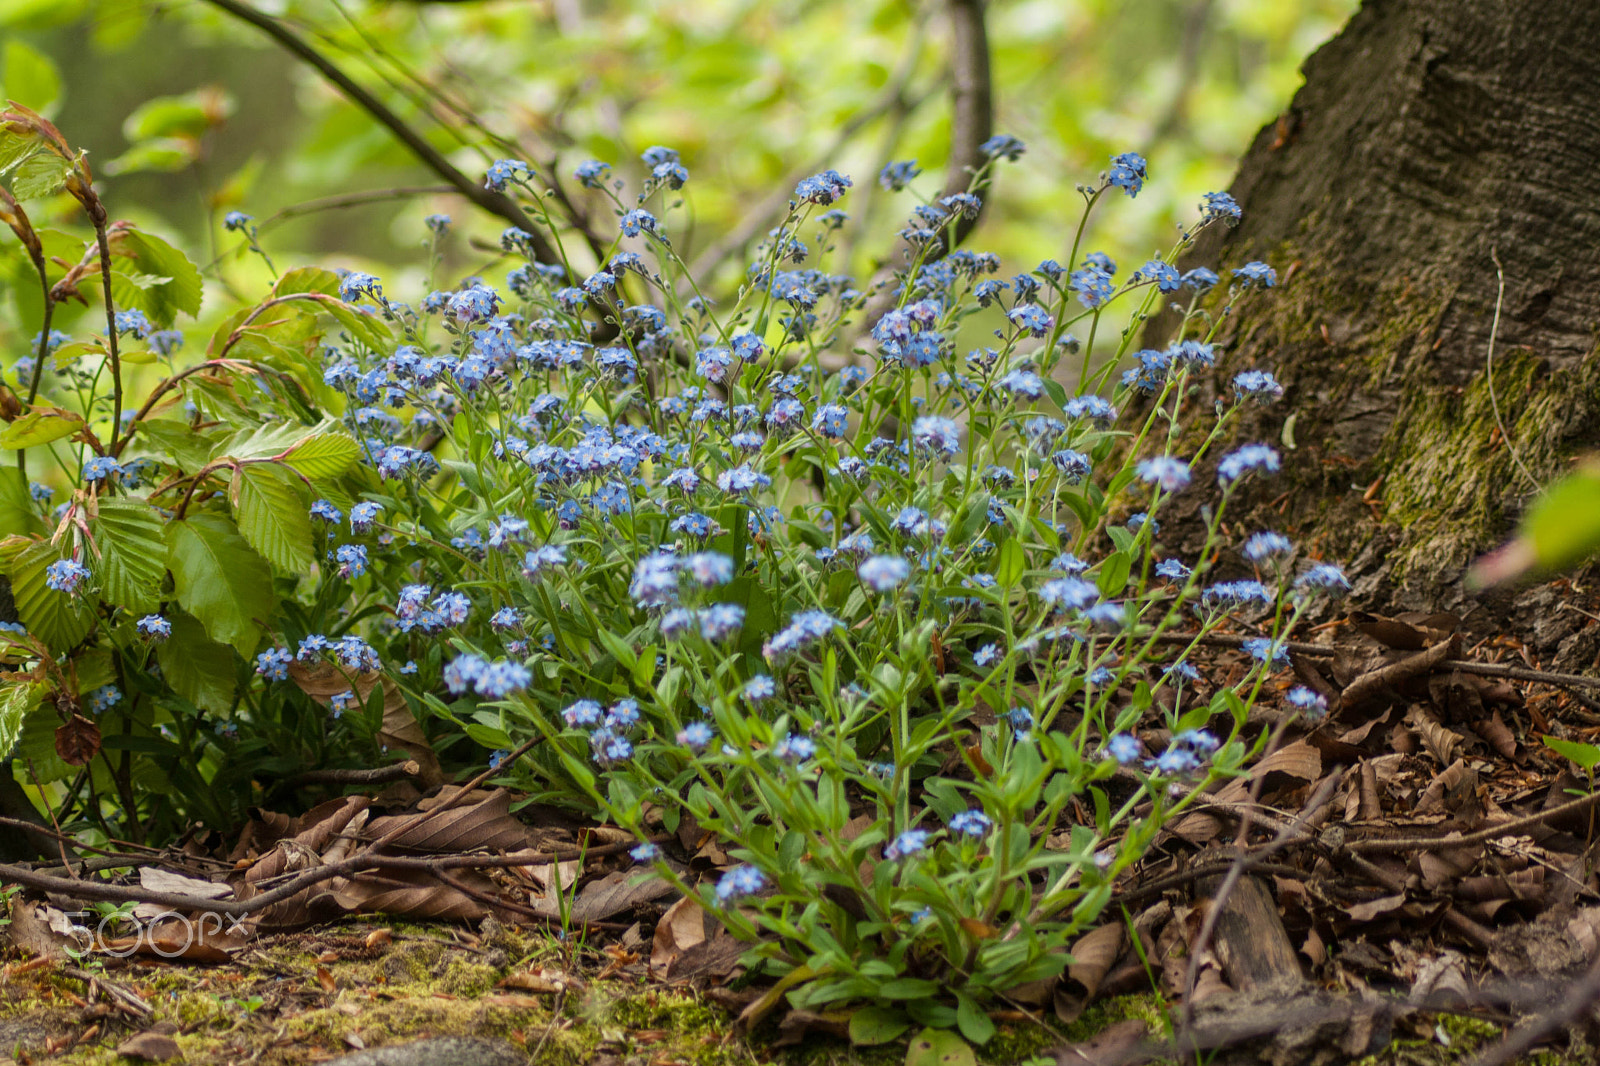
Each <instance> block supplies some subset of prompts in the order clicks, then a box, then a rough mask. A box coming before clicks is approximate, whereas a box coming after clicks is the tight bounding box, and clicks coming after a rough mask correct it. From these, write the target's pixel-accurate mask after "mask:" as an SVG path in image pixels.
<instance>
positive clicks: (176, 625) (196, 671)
mask: <svg viewBox="0 0 1600 1066" xmlns="http://www.w3.org/2000/svg"><path fill="white" fill-rule="evenodd" d="M167 621H169V622H171V623H172V636H170V637H168V638H167V639H166V640H164V641H162V642H161V643H160V644H158V645H156V661H157V662H158V663H160V664H161V676H162V677H164V678H166V680H167V683H168V684H169V685H171V686H172V691H174V692H176V693H177V694H178V695H180V696H182V697H183V698H184V699H186V700H188V701H189V702H190V703H192V704H194V705H195V706H196V707H199V708H200V709H201V710H203V711H209V712H211V713H212V714H227V713H228V711H229V710H230V709H231V708H232V706H233V693H234V687H235V685H236V684H237V682H238V677H239V670H238V660H236V659H235V658H234V655H233V649H232V648H230V647H228V645H226V644H219V643H217V642H216V641H214V640H212V639H211V638H210V637H208V636H206V631H205V627H204V626H202V625H201V624H200V623H199V622H198V621H196V620H195V619H194V618H191V617H190V616H189V615H187V614H185V613H184V612H182V611H169V612H167ZM252 650H253V649H252Z"/></svg>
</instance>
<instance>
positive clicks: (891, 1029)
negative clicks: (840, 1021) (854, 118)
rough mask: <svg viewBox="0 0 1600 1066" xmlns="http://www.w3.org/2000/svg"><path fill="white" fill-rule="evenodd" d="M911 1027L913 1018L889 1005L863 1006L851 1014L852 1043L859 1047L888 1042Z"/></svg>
mask: <svg viewBox="0 0 1600 1066" xmlns="http://www.w3.org/2000/svg"><path fill="white" fill-rule="evenodd" d="M909 1028H911V1019H910V1018H907V1017H906V1016H905V1015H904V1014H903V1013H901V1012H900V1011H897V1010H891V1009H890V1008H888V1007H862V1008H860V1009H859V1010H857V1011H856V1012H855V1013H854V1014H852V1015H850V1043H852V1044H854V1045H856V1046H857V1047H867V1046H870V1045H873V1044H887V1043H888V1042H889V1041H891V1040H894V1039H896V1038H898V1037H899V1036H900V1034H901V1033H903V1032H905V1031H906V1030H907V1029H909Z"/></svg>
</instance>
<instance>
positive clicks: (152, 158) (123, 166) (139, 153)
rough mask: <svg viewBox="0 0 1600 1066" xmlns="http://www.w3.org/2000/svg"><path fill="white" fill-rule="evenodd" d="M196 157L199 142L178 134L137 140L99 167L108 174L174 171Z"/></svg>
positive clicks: (172, 172) (164, 172)
mask: <svg viewBox="0 0 1600 1066" xmlns="http://www.w3.org/2000/svg"><path fill="white" fill-rule="evenodd" d="M198 158H200V145H199V143H198V142H196V141H189V140H184V139H183V138H181V137H155V138H152V139H151V140H148V141H140V142H139V143H137V144H135V145H133V146H132V147H130V148H129V149H128V150H127V151H126V152H123V153H122V154H121V155H118V156H116V157H115V158H113V159H108V160H106V161H105V163H104V164H103V165H102V166H101V167H100V168H99V169H100V170H101V171H102V172H103V173H105V174H106V175H108V176H113V177H114V176H115V175H118V174H139V173H155V174H175V173H177V172H178V171H180V170H183V169H185V168H186V167H188V166H189V165H191V164H192V163H193V162H194V161H195V160H196V159H198Z"/></svg>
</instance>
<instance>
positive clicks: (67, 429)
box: [0, 407, 83, 449]
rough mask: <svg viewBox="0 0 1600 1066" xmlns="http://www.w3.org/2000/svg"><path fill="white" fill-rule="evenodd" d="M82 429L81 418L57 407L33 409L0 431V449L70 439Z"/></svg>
mask: <svg viewBox="0 0 1600 1066" xmlns="http://www.w3.org/2000/svg"><path fill="white" fill-rule="evenodd" d="M82 428H83V416H82V415H78V414H74V413H73V412H71V411H63V410H62V409H61V408H59V407H35V408H34V409H33V410H32V411H29V412H28V413H27V414H25V415H23V416H22V417H21V418H19V419H17V420H16V421H15V422H13V423H11V424H10V425H9V426H7V427H6V428H5V429H4V430H0V448H12V449H16V448H32V447H35V446H36V445H40V444H49V443H50V442H51V441H53V440H60V439H61V438H62V437H70V436H72V434H74V433H76V432H78V430H80V429H82Z"/></svg>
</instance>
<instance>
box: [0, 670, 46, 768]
mask: <svg viewBox="0 0 1600 1066" xmlns="http://www.w3.org/2000/svg"><path fill="white" fill-rule="evenodd" d="M37 706H39V688H38V686H36V685H32V684H29V683H27V682H12V683H11V684H8V685H6V686H5V688H4V689H3V690H0V763H3V762H4V761H5V760H6V759H9V758H11V752H12V751H13V749H15V748H16V746H17V742H18V741H20V740H21V739H22V723H23V720H24V719H25V718H27V717H28V712H29V711H31V710H33V709H34V708H35V707H37Z"/></svg>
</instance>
